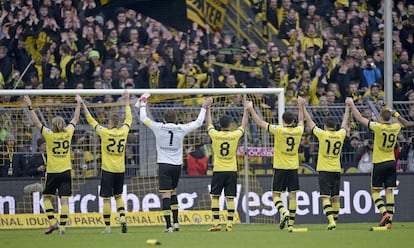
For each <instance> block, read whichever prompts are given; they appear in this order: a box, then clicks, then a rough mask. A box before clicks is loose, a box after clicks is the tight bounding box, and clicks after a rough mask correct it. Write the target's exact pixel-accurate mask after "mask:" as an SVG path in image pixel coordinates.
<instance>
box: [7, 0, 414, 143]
mask: <svg viewBox="0 0 414 248" xmlns="http://www.w3.org/2000/svg"><path fill="white" fill-rule="evenodd" d="M263 1H265V0H250V2H251V3H252V4H251V6H252V10H253V12H254V13H256V15H261V14H262V13H261V9H262V8H261V6H262V5H261V4H263ZM383 6H384V1H383V0H381V1H375V0H354V1H351V0H349V1H348V0H336V1H334V0H330V1H327V0H325V1H324V0H308V1H303V0H267V13H266V17H267V20H268V21H269V22H270V23H272V25H274V27H275V28H276V29H277V30H278V32H279V33H278V38H279V39H280V40H281V41H282V42H283V43H284V46H285V47H283V48H282V47H279V46H277V44H278V43H277V42H275V41H269V42H267V44H266V46H265V47H261V46H259V45H257V44H255V43H252V42H250V43H249V42H248V41H247V40H240V39H237V38H236V37H235V36H233V35H232V34H227V33H220V32H215V33H213V32H210V31H209V30H208V29H206V30H204V29H202V28H201V27H200V26H198V25H197V24H196V23H193V25H192V27H189V30H188V31H187V32H182V31H177V30H173V29H171V28H169V27H168V26H166V25H167V24H163V23H160V22H158V21H156V20H154V19H151V18H148V17H145V16H143V15H142V14H141V13H137V12H136V11H135V10H131V9H124V8H117V9H115V10H114V9H104V8H103V9H102V8H101V6H100V1H98V0H55V1H52V0H10V1H2V6H1V14H0V26H1V30H0V68H1V71H0V89H122V88H139V89H142V88H206V87H214V88H235V87H242V86H243V85H245V86H246V87H247V88H249V87H250V88H251V87H283V88H285V89H286V91H285V92H286V93H285V99H286V104H287V105H297V97H298V96H299V95H303V96H306V97H307V99H308V101H309V103H310V104H312V105H315V106H318V105H319V106H329V105H335V104H338V103H343V102H344V100H345V98H346V97H347V96H352V98H353V99H354V102H356V103H358V104H364V103H366V101H372V102H374V103H378V102H381V101H383V100H384V92H383V89H384V83H385V82H384V73H385V72H384V46H383V42H384V23H383V21H384V18H383V14H384V8H383ZM392 16H393V35H392V39H393V65H394V66H393V82H392V84H393V89H394V100H395V101H414V73H413V71H414V59H413V52H414V44H413V43H414V1H413V0H405V1H394V8H393V11H392ZM216 62H219V63H224V64H228V65H229V66H221V65H220V66H219V65H218V64H217V63H216ZM241 65H243V66H249V67H252V68H253V67H255V68H260V70H259V71H258V70H253V69H252V70H251V71H249V72H246V71H240V70H238V67H239V66H241ZM26 70H27V71H26ZM387 83H391V82H387ZM16 100H17V98H14V97H9V96H2V97H1V99H0V102H1V103H8V102H13V101H16ZM92 101H93V102H95V103H99V102H114V101H117V99H113V98H112V97H111V96H102V97H95V98H93V99H92ZM265 101H267V102H266V104H267V105H268V106H269V108H271V109H274V106H275V104H276V103H275V99H274V98H270V99H269V98H265ZM366 111H367V113H365V110H364V114H366V115H367V116H368V117H369V119H371V118H373V115H372V113H369V109H367V110H366ZM328 112H329V111H328ZM313 114H314V115H315V116H318V115H320V117H321V118H323V116H326V115H330V114H332V113H327V112H326V111H321V112H315V113H313ZM413 116H414V112H413ZM409 117H410V116H409ZM339 118H340V117H339ZM351 128H353V129H355V132H351V136H350V139H349V140H350V141H349V144H350V147H349V150H354V148H355V147H353V146H352V138H355V139H358V140H361V139H368V138H369V137H361V136H360V135H359V134H358V132H356V131H361V130H358V127H356V126H352V124H351ZM352 134H353V135H352ZM367 142H368V141H367ZM358 144H359V143H358ZM367 144H368V143H367ZM364 147H365V145H364ZM345 150H346V149H345Z"/></svg>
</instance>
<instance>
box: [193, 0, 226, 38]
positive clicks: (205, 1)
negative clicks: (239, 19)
mask: <svg viewBox="0 0 414 248" xmlns="http://www.w3.org/2000/svg"><path fill="white" fill-rule="evenodd" d="M186 2H187V18H188V19H190V20H191V21H193V22H196V23H197V24H198V25H200V26H201V27H203V28H206V24H208V25H209V26H210V30H211V31H212V32H216V31H220V30H221V29H222V28H223V24H224V18H225V17H226V7H227V4H228V2H229V0H186Z"/></svg>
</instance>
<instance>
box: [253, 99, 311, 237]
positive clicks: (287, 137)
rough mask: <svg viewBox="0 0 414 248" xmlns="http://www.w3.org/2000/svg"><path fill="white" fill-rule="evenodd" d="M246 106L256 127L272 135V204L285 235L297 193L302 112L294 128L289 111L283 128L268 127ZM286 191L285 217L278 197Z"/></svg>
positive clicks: (278, 126)
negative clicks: (278, 215) (287, 204)
mask: <svg viewBox="0 0 414 248" xmlns="http://www.w3.org/2000/svg"><path fill="white" fill-rule="evenodd" d="M246 106H247V109H248V110H249V111H250V113H251V114H252V118H253V120H254V121H255V122H256V124H257V125H258V126H260V127H262V128H264V129H266V130H267V131H268V132H270V133H272V134H273V135H274V140H275V144H274V146H275V148H274V154H273V186H272V190H273V202H274V204H275V207H276V208H277V210H278V211H279V213H280V223H279V227H280V229H283V228H284V227H285V226H286V223H287V225H288V231H289V232H292V231H293V225H294V223H295V217H296V207H297V202H296V192H297V191H299V176H298V169H299V152H298V150H299V145H300V141H301V138H302V134H303V131H304V127H303V120H304V117H303V109H301V108H299V117H298V124H297V125H296V124H295V116H296V115H295V114H294V113H293V112H291V111H286V112H285V113H283V116H282V119H283V125H271V124H269V123H267V122H265V121H263V120H262V119H261V118H260V117H259V116H258V115H257V113H256V111H255V110H254V108H253V104H252V102H247V104H246ZM286 190H287V191H288V192H289V193H288V198H289V213H288V212H287V211H286V209H285V207H284V206H283V202H282V200H281V198H280V196H281V193H282V192H284V191H286Z"/></svg>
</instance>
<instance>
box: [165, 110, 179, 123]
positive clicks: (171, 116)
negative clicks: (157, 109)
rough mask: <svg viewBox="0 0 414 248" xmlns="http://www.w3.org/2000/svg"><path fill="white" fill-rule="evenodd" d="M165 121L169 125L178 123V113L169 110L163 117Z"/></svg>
mask: <svg viewBox="0 0 414 248" xmlns="http://www.w3.org/2000/svg"><path fill="white" fill-rule="evenodd" d="M163 118H164V121H165V122H167V123H176V122H177V112H175V110H173V109H168V110H166V111H165V112H164V115H163Z"/></svg>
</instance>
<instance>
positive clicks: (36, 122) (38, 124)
mask: <svg viewBox="0 0 414 248" xmlns="http://www.w3.org/2000/svg"><path fill="white" fill-rule="evenodd" d="M23 100H24V102H25V103H26V105H27V107H28V108H29V115H30V118H31V119H32V122H33V124H34V125H35V127H36V128H37V129H39V130H40V129H41V128H42V123H41V122H40V120H39V118H38V117H37V114H36V113H35V111H34V109H33V106H32V101H31V100H30V97H29V96H24V97H23Z"/></svg>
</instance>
